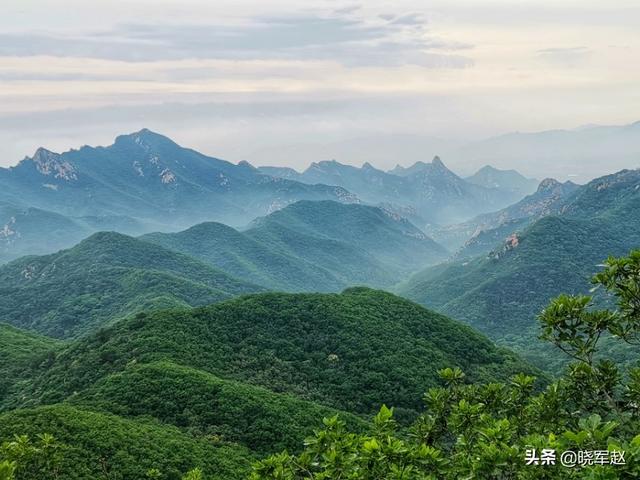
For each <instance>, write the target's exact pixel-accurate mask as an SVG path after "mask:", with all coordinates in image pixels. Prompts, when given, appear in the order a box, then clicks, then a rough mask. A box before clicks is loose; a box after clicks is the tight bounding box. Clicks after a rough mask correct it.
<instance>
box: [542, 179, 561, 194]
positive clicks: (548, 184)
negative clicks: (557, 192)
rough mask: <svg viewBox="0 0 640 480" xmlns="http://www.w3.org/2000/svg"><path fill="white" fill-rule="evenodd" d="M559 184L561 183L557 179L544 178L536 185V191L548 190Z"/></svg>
mask: <svg viewBox="0 0 640 480" xmlns="http://www.w3.org/2000/svg"><path fill="white" fill-rule="evenodd" d="M560 185H562V184H561V183H560V182H559V181H557V180H556V179H555V178H545V179H544V180H542V181H541V182H540V185H538V192H539V193H544V192H549V191H551V190H553V189H555V188H557V187H559V186H560Z"/></svg>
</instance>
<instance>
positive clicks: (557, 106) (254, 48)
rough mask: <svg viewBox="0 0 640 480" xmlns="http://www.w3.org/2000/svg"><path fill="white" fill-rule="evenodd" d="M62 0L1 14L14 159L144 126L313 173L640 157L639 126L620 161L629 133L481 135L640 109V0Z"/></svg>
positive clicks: (604, 168) (625, 117)
mask: <svg viewBox="0 0 640 480" xmlns="http://www.w3.org/2000/svg"><path fill="white" fill-rule="evenodd" d="M52 3H53V2H51V1H49V0H28V1H24V2H20V3H15V4H12V5H6V6H4V9H3V10H4V11H3V16H2V18H0V27H2V33H1V34H0V39H1V40H2V41H0V86H1V87H0V101H1V104H0V166H9V165H14V164H16V163H17V162H18V161H19V160H20V159H22V158H24V157H25V156H27V155H32V154H33V152H34V151H35V149H36V148H38V147H40V146H43V147H46V148H49V149H51V150H54V151H65V150H68V149H70V148H77V147H79V146H81V145H84V144H89V145H108V144H110V143H111V141H112V140H113V138H114V137H115V136H116V135H119V134H123V133H128V132H132V131H136V130H139V129H141V128H143V127H147V128H150V129H151V130H154V131H157V132H159V133H162V134H164V135H167V136H169V137H171V138H172V139H174V140H175V141H177V142H178V143H180V144H182V145H184V146H188V147H191V148H194V149H196V150H199V151H201V152H203V153H206V154H208V155H211V156H216V157H219V158H224V159H227V160H229V161H232V162H234V163H237V162H238V161H241V160H248V161H250V162H251V163H253V164H256V165H266V164H271V165H281V166H289V167H293V168H296V169H297V170H301V169H304V168H305V167H306V165H308V164H309V163H310V162H311V161H321V160H328V159H333V158H335V159H336V160H338V161H340V162H342V163H347V164H354V165H358V166H359V165H361V164H362V163H364V162H370V163H372V164H374V165H375V166H377V167H379V168H382V169H388V168H392V167H393V166H394V165H395V164H401V165H408V164H412V163H413V162H415V161H416V160H422V161H430V160H431V158H432V157H433V155H436V154H438V155H441V156H442V157H443V160H444V161H445V163H446V164H447V165H449V166H450V167H451V168H452V169H453V170H454V171H456V172H459V173H461V174H469V173H471V172H472V171H474V170H476V169H477V168H478V167H479V166H481V165H482V164H485V163H489V164H492V165H494V166H496V167H498V168H514V169H517V170H519V171H521V172H522V173H523V174H525V175H527V176H530V177H536V178H542V177H545V176H553V177H557V178H559V179H561V180H563V179H567V178H574V176H575V178H579V179H580V180H581V181H585V180H587V179H589V178H593V177H594V176H598V175H600V174H604V173H608V172H610V171H612V170H616V169H620V168H635V167H638V166H640V165H638V161H637V158H638V157H637V155H636V154H637V153H638V152H640V147H638V145H640V142H637V141H635V140H633V142H631V141H629V142H631V143H628V144H627V143H625V142H626V140H625V142H622V143H623V145H622V146H623V147H627V155H626V156H625V155H618V154H617V152H615V151H614V152H613V154H612V158H608V155H607V154H608V152H610V151H611V149H614V150H615V148H617V147H616V144H617V141H611V144H612V146H607V148H608V149H609V150H607V149H604V148H603V149H602V150H601V151H593V155H590V153H591V152H592V150H593V148H592V147H590V149H589V150H588V151H587V154H586V155H584V154H583V153H582V151H581V150H580V149H581V148H583V147H582V143H583V142H582V137H581V139H580V140H579V141H578V142H577V144H576V145H575V151H574V150H571V151H569V150H570V148H569V146H568V145H562V148H564V149H565V150H566V155H565V157H562V158H551V157H549V158H546V152H544V151H538V152H537V153H535V155H534V154H533V153H531V154H530V156H527V155H523V154H522V152H518V151H513V152H511V151H509V150H508V149H507V148H506V147H504V146H503V147H501V148H503V149H502V150H501V153H499V154H497V155H494V154H493V152H492V151H491V150H490V147H491V145H484V144H483V145H482V148H485V147H486V149H487V150H486V151H479V153H478V154H477V155H473V154H472V153H473V152H471V153H470V152H468V151H465V149H464V145H465V144H468V143H470V142H471V143H472V144H474V145H475V143H474V142H478V141H480V140H483V139H486V138H491V137H494V136H497V135H502V134H506V133H509V132H516V131H517V132H541V131H548V130H556V129H565V130H573V129H576V128H578V127H580V126H581V125H588V124H599V125H627V124H631V123H633V122H636V121H637V120H639V117H640V115H638V112H640V96H638V95H637V85H638V84H640V64H638V62H636V61H635V59H637V58H638V57H640V31H639V30H638V28H637V25H638V24H639V23H640V5H638V4H637V2H633V1H627V0H618V1H614V2H609V3H608V4H606V5H602V4H601V3H600V2H596V1H582V2H577V1H573V0H571V1H566V2H562V4H559V2H552V1H551V0H543V1H538V2H530V1H524V2H518V3H517V4H516V3H514V2H507V1H504V0H473V1H472V0H465V1H462V0H458V1H444V0H439V1H434V2H430V4H429V5H428V6H425V5H424V4H423V2H418V1H416V0H400V1H398V2H394V4H393V6H391V7H390V6H388V4H387V3H386V2H382V1H378V0H373V1H370V2H366V4H365V3H362V4H360V3H357V2H351V1H348V2H344V1H340V0H314V1H312V2H304V3H303V4H302V3H301V2H294V1H292V0H279V1H275V2H269V4H268V5H266V4H264V3H256V2H250V1H229V0H224V1H220V2H216V3H215V4H211V3H210V2H205V1H203V0H187V1H180V2H178V1H177V0H161V1H155V2H151V1H146V0H145V1H139V2H136V3H135V4H134V5H130V4H128V3H127V2H125V1H123V0H114V1H111V2H92V3H91V4H87V3H86V2H80V1H79V0H59V1H57V2H55V4H56V8H55V9H52V8H51V6H52ZM56 12H57V13H56ZM480 143H481V144H482V142H480ZM629 146H631V147H633V148H631V150H629V148H628V147H629ZM518 148H523V147H521V146H518ZM554 148H555V147H554ZM571 148H573V147H571ZM481 150H482V149H481ZM533 150H535V148H534V149H533ZM577 155H580V156H581V158H580V159H577V158H576V156H577Z"/></svg>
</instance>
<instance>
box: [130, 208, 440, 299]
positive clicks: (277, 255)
mask: <svg viewBox="0 0 640 480" xmlns="http://www.w3.org/2000/svg"><path fill="white" fill-rule="evenodd" d="M142 239H143V240H145V241H149V242H154V243H158V244H160V245H163V246H164V247H166V248H169V249H172V250H175V251H179V252H182V253H185V254H188V255H191V256H193V257H196V258H198V259H200V260H202V261H204V262H207V263H209V264H211V265H213V266H215V267H217V268H220V269H221V270H224V271H225V272H228V273H230V274H231V275H233V276H235V277H237V278H241V279H243V280H246V281H250V282H253V283H257V284H259V285H262V286H264V287H268V288H270V289H276V290H286V291H336V290H341V289H343V288H344V287H346V286H348V285H353V284H367V285H373V286H390V285H392V284H393V283H395V282H397V281H400V280H401V279H402V278H403V277H404V276H405V275H407V274H408V273H410V272H412V271H415V270H416V269H417V265H429V264H434V263H437V262H438V261H441V260H443V259H445V258H446V257H447V255H448V253H447V251H446V250H445V249H444V248H443V247H441V246H440V245H438V244H437V243H435V242H434V241H433V240H431V239H430V238H428V237H427V236H426V235H425V234H424V233H423V232H421V231H420V230H419V229H418V228H417V227H415V226H414V225H412V224H411V223H410V222H409V221H407V220H406V219H404V218H402V217H399V216H398V215H395V214H393V213H390V212H388V211H387V210H384V209H380V208H376V207H370V206H365V205H345V204H341V203H337V202H332V201H324V202H310V201H301V202H297V203H294V204H292V205H289V206H287V207H285V208H283V209H282V210H279V211H276V212H274V213H272V214H270V215H268V216H266V217H263V218H260V219H258V220H256V221H254V222H253V223H252V224H251V225H250V226H249V228H248V229H246V230H244V231H242V232H239V231H236V230H234V229H232V228H230V227H227V226H225V225H221V224H217V223H205V224H201V225H196V226H195V227H192V228H190V229H188V230H185V231H183V232H179V233H171V234H164V233H153V234H148V235H145V236H143V237H142Z"/></svg>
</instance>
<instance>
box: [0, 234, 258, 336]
mask: <svg viewBox="0 0 640 480" xmlns="http://www.w3.org/2000/svg"><path fill="white" fill-rule="evenodd" d="M260 290H262V289H261V288H259V287H257V286H255V285H252V284H247V283H244V282H241V281H239V280H236V279H234V278H233V277H231V276H229V275H227V274H226V273H224V272H222V271H220V270H217V269H215V268H213V267H211V266H209V265H206V264H204V263H202V262H199V261H198V260H195V259H194V258H191V257H188V256H186V255H182V254H179V253H176V252H172V251H170V250H167V249H165V248H163V247H161V246H159V245H154V244H151V243H148V242H144V241H141V240H137V239H135V238H131V237H128V236H126V235H121V234H118V233H113V232H101V233H96V234H94V235H92V236H91V237H89V238H88V239H86V240H84V241H82V242H81V243H79V244H78V245H76V246H75V247H73V248H71V249H69V250H62V251H60V252H58V253H54V254H51V255H44V256H38V257H35V256H30V257H23V258H21V259H18V260H16V261H14V262H11V263H9V264H7V265H4V266H2V267H0V321H4V322H7V323H11V324H13V325H15V326H17V327H20V328H28V329H30V330H36V331H38V332H40V333H44V334H46V335H49V336H52V337H59V338H69V337H74V336H79V335H82V334H87V333H91V332H94V331H96V330H97V329H99V327H100V326H102V325H104V324H105V323H108V322H110V321H113V320H115V319H117V318H120V317H123V316H126V315H129V314H133V313H135V312H139V311H147V310H158V309H162V308H171V307H188V306H194V305H204V304H209V303H213V302H216V301H220V300H224V299H227V298H231V297H232V296H235V295H238V294H242V293H248V292H255V291H260Z"/></svg>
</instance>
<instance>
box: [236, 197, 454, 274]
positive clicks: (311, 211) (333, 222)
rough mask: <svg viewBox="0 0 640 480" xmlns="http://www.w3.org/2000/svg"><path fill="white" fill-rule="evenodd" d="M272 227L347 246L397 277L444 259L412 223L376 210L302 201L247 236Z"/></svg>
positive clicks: (439, 248) (442, 252)
mask: <svg viewBox="0 0 640 480" xmlns="http://www.w3.org/2000/svg"><path fill="white" fill-rule="evenodd" d="M274 224H275V225H281V226H283V227H287V228H289V229H293V230H295V231H296V232H299V233H303V234H307V235H313V236H315V237H319V238H327V239H331V240H336V241H339V242H342V243H346V244H348V245H351V246H352V247H355V248H356V249H357V250H361V251H364V252H367V253H369V254H371V255H372V256H373V257H374V258H375V259H376V260H377V261H379V262H381V263H383V264H384V265H385V267H386V268H388V269H389V270H391V271H396V272H399V273H406V272H408V271H414V270H415V268H416V265H428V264H433V263H437V262H438V261H441V260H444V259H445V258H446V257H447V251H446V249H445V248H444V247H442V246H441V245H439V244H437V243H436V242H434V241H433V240H431V239H430V238H429V237H427V236H426V235H425V234H424V233H423V232H422V231H421V230H419V229H418V228H417V227H415V226H414V225H413V224H412V223H411V222H409V221H408V220H406V219H404V218H402V217H400V216H398V215H395V214H393V213H390V212H388V211H386V210H383V209H380V208H377V207H370V206H366V205H345V204H341V203H338V202H331V201H323V202H309V201H301V202H297V203H294V204H293V205H290V206H288V207H287V208H283V209H282V210H278V211H276V212H274V213H272V214H271V215H269V216H267V217H264V218H261V219H258V220H256V221H255V222H254V225H255V226H254V230H255V232H253V231H252V230H249V232H248V233H249V234H251V235H252V236H254V237H256V236H259V232H260V230H261V229H264V228H267V227H269V226H272V225H274ZM328 253H330V252H328Z"/></svg>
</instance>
